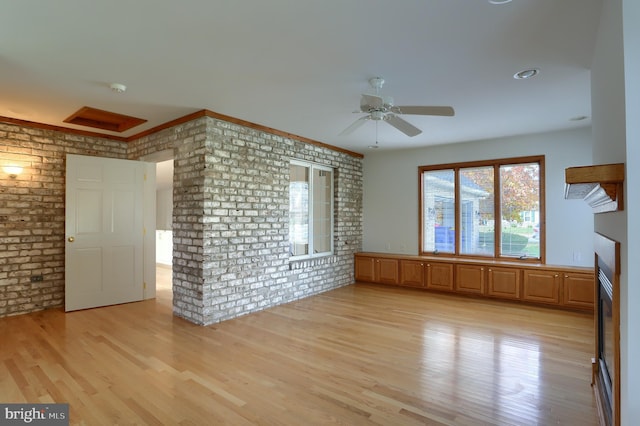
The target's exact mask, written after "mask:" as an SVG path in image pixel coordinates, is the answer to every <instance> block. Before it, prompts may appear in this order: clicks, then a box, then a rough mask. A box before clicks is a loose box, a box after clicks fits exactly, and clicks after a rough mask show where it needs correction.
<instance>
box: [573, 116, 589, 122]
mask: <svg viewBox="0 0 640 426" xmlns="http://www.w3.org/2000/svg"><path fill="white" fill-rule="evenodd" d="M587 118H589V117H587V116H586V115H576V116H575V117H571V118H570V119H569V121H582V120H586V119H587Z"/></svg>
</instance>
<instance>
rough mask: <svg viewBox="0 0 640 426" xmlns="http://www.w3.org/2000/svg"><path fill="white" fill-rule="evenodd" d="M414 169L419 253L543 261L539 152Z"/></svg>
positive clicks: (542, 161) (540, 163)
mask: <svg viewBox="0 0 640 426" xmlns="http://www.w3.org/2000/svg"><path fill="white" fill-rule="evenodd" d="M418 170H419V179H420V180H419V185H420V254H433V253H436V254H437V253H447V254H451V255H456V256H457V255H464V256H478V257H506V258H519V259H534V260H544V251H543V250H542V249H541V247H544V238H542V237H543V235H544V233H542V232H540V225H541V224H542V223H544V220H543V216H544V201H543V199H544V197H543V194H544V156H537V157H526V158H509V159H502V160H491V161H482V162H472V163H460V164H446V165H440V166H422V167H420V168H419V169H418Z"/></svg>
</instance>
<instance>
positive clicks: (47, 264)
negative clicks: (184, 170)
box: [0, 123, 127, 317]
mask: <svg viewBox="0 0 640 426" xmlns="http://www.w3.org/2000/svg"><path fill="white" fill-rule="evenodd" d="M68 153H69V154H79V155H92V156H102V157H112V158H126V154H127V144H125V143H122V142H117V141H112V140H108V139H102V138H94V137H88V136H80V135H75V134H65V133H61V132H57V131H53V130H43V129H37V128H31V127H23V126H18V125H13V124H2V123H0V317H2V316H6V315H16V314H22V313H28V312H33V311H37V310H41V309H44V308H51V307H59V306H63V305H64V244H65V243H64V232H65V229H64V219H65V211H64V198H65V190H64V188H65V158H66V154H68ZM8 163H15V164H19V165H22V166H23V167H24V170H23V172H22V174H20V175H19V176H18V177H16V178H10V177H9V176H8V175H7V174H6V173H4V171H3V170H2V166H3V165H6V164H8ZM39 277H42V281H34V282H32V279H34V280H37V279H39Z"/></svg>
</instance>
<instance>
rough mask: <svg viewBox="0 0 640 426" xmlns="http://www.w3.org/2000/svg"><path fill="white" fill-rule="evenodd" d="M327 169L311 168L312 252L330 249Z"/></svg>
mask: <svg viewBox="0 0 640 426" xmlns="http://www.w3.org/2000/svg"><path fill="white" fill-rule="evenodd" d="M332 175H333V173H331V172H330V171H328V170H320V169H314V170H313V252H314V253H326V252H330V251H331V193H332V190H331V187H332V181H333V179H332Z"/></svg>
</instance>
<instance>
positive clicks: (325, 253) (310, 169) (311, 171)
mask: <svg viewBox="0 0 640 426" xmlns="http://www.w3.org/2000/svg"><path fill="white" fill-rule="evenodd" d="M293 165H295V166H300V167H305V168H308V173H309V186H308V195H307V196H308V212H307V214H308V222H307V235H308V253H307V254H301V255H294V254H293V253H292V250H291V249H289V261H298V260H305V259H314V258H320V257H326V256H332V255H333V254H334V237H335V225H334V223H335V221H334V216H335V210H334V204H335V201H334V199H335V182H334V180H335V169H334V168H333V167H330V166H326V165H323V164H318V163H314V162H311V161H304V160H298V159H290V160H289V164H288V166H289V171H291V166H293ZM318 170H319V171H326V172H329V173H331V178H330V179H329V183H330V186H331V188H330V197H329V203H330V207H329V208H330V212H329V230H330V234H329V250H328V251H323V252H319V253H315V245H314V242H315V241H314V239H315V236H314V233H313V225H314V208H313V207H314V204H315V203H314V187H315V185H316V184H317V183H316V182H314V171H318ZM292 183H293V181H292V180H291V172H289V183H288V190H289V197H288V198H289V203H290V204H291V192H290V191H291V184H292ZM287 211H288V215H289V217H291V214H292V213H291V207H290V206H289V209H288V210H287ZM287 238H288V241H289V245H290V244H291V243H292V239H291V222H290V221H289V229H288V232H287Z"/></svg>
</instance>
